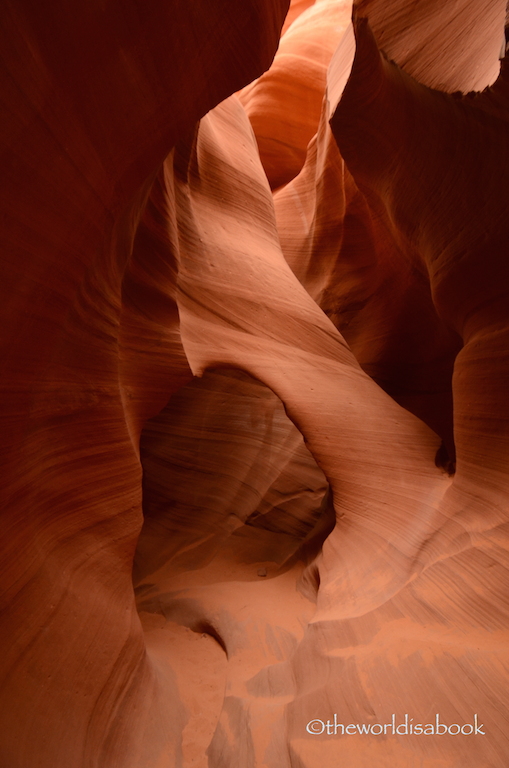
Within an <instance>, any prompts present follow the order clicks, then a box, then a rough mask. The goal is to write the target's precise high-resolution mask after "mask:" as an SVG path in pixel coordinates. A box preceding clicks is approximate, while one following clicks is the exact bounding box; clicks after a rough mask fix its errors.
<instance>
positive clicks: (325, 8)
mask: <svg viewBox="0 0 509 768" xmlns="http://www.w3.org/2000/svg"><path fill="white" fill-rule="evenodd" d="M351 8H352V3H351V0H341V2H338V0H318V2H316V3H314V4H313V5H312V6H311V7H310V8H309V9H307V10H306V11H305V12H304V13H302V14H301V15H299V17H298V18H297V19H296V20H295V21H294V22H293V23H292V25H291V26H290V28H289V29H288V30H287V32H286V33H285V34H284V35H283V37H282V39H281V43H280V45H279V49H278V52H277V54H276V57H275V59H274V63H273V65H272V66H271V67H270V69H269V71H268V72H265V73H264V74H263V75H262V76H261V77H260V78H258V80H256V81H255V82H254V83H251V84H250V85H248V86H247V87H246V88H244V89H243V90H242V92H241V93H240V94H239V97H240V100H241V102H242V104H243V105H244V107H245V109H246V112H247V114H248V117H249V119H250V121H251V125H252V126H253V130H254V132H255V135H256V141H257V143H258V149H259V153H260V158H261V161H262V164H263V167H264V169H265V173H266V174H267V178H268V179H269V182H270V185H271V187H272V188H273V189H276V188H278V187H281V186H282V185H283V184H286V183H287V182H288V181H290V180H291V179H292V178H294V177H295V176H296V175H297V174H298V173H299V171H300V170H301V168H302V166H303V165H304V161H305V158H306V149H307V145H308V143H309V141H310V140H311V139H312V138H313V136H314V135H315V133H316V130H317V127H318V123H319V119H320V110H321V104H322V100H323V95H324V91H325V82H326V77H327V67H328V65H329V61H330V59H331V57H332V54H333V53H334V50H335V49H336V46H337V44H338V42H339V40H340V39H341V37H342V35H343V33H344V31H345V29H346V28H347V26H348V24H349V22H350V15H351Z"/></svg>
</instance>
